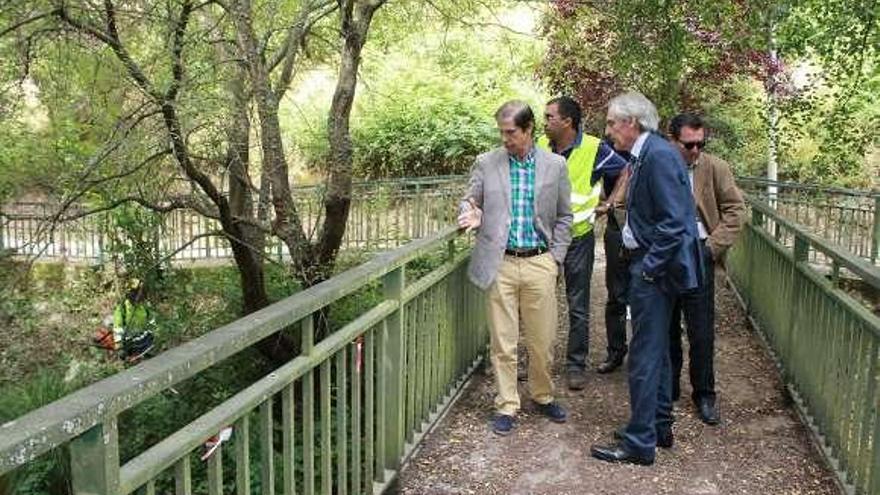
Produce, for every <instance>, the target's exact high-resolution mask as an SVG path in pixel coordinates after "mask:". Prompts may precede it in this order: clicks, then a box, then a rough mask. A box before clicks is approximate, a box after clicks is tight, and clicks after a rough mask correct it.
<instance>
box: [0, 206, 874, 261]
mask: <svg viewBox="0 0 880 495" xmlns="http://www.w3.org/2000/svg"><path fill="white" fill-rule="evenodd" d="M875 217H876V215H875ZM6 218H7V217H6V215H4V214H3V212H2V211H0V251H3V250H4V249H5V248H6V246H5V245H4V244H3V242H4V237H3V231H4V230H6V222H5V221H4V219H6ZM874 237H875V238H876V237H877V236H874Z"/></svg>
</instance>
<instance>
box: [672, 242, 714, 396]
mask: <svg viewBox="0 0 880 495" xmlns="http://www.w3.org/2000/svg"><path fill="white" fill-rule="evenodd" d="M703 273H704V274H705V280H704V283H703V284H702V286H700V287H699V288H698V289H696V290H694V291H691V292H685V293H683V294H681V295H679V296H678V299H677V300H676V302H675V305H674V306H673V309H672V320H671V323H670V325H669V358H670V360H671V364H672V400H677V399H678V397H679V395H681V392H680V391H681V389H680V387H681V385H680V378H681V366H682V361H683V353H682V347H681V333H682V332H681V316H682V314H684V321H685V324H686V326H687V336H688V357H689V358H690V370H689V371H690V379H691V389H692V390H693V392H692V393H691V398H692V399H693V400H694V402H696V401H698V400H700V399H702V398H712V399H714V398H715V366H714V359H715V357H714V355H715V270H714V261H712V254H711V253H710V252H709V248H707V247H706V246H705V244H704V245H703Z"/></svg>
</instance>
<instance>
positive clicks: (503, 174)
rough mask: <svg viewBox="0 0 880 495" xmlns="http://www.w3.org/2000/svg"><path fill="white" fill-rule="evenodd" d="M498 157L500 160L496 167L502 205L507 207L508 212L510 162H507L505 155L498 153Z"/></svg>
mask: <svg viewBox="0 0 880 495" xmlns="http://www.w3.org/2000/svg"><path fill="white" fill-rule="evenodd" d="M499 155H500V158H499V159H498V163H497V164H496V167H497V169H498V176H499V177H500V178H501V191H502V196H504V203H505V204H506V205H507V210H508V211H510V162H509V161H508V157H507V153H500V154H499Z"/></svg>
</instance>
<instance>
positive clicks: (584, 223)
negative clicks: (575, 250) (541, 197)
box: [538, 134, 602, 237]
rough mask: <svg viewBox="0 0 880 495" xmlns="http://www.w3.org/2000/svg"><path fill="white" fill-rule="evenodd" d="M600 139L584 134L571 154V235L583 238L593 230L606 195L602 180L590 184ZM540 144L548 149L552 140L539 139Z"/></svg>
mask: <svg viewBox="0 0 880 495" xmlns="http://www.w3.org/2000/svg"><path fill="white" fill-rule="evenodd" d="M599 142H600V141H599V139H598V138H596V137H593V136H590V135H587V134H581V144H579V145H578V146H577V147H576V148H574V149H573V150H571V154H570V155H568V178H569V180H570V181H571V211H572V213H573V214H574V220H573V221H572V224H571V236H572V237H580V236H582V235H585V234H587V233H589V232H590V231H591V230H593V223H594V222H595V220H596V207H597V206H599V197H600V196H601V194H602V182H601V181H597V182H596V184H595V185H591V184H590V179H591V177H592V175H593V166H594V165H595V164H596V154H597V153H598V152H599ZM538 147H540V148H542V149H545V150H547V151H552V150H551V149H550V140H549V139H548V138H547V136H541V137H540V138H538Z"/></svg>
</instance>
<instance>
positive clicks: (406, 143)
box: [354, 92, 497, 179]
mask: <svg viewBox="0 0 880 495" xmlns="http://www.w3.org/2000/svg"><path fill="white" fill-rule="evenodd" d="M377 103H378V102H377ZM373 106H374V107H380V105H379V104H374V105H373ZM373 110H374V111H368V112H366V115H365V116H364V117H363V118H362V119H361V121H360V122H359V125H358V126H357V127H356V128H355V129H354V143H355V161H354V171H355V175H356V176H357V177H363V178H368V179H370V178H379V177H418V176H431V175H449V174H462V173H465V172H467V171H468V170H469V168H470V166H471V164H472V163H473V160H474V158H475V157H476V155H477V154H479V153H481V152H483V151H485V150H487V149H488V148H490V147H492V146H494V145H495V143H496V141H497V138H496V136H495V129H494V127H493V126H492V125H491V119H490V118H489V116H488V115H487V114H486V112H485V111H483V110H482V109H480V108H479V107H477V105H476V104H475V103H473V102H470V101H466V100H462V99H460V98H459V97H458V96H457V95H453V93H451V92H449V93H444V94H439V95H436V96H432V97H418V96H415V95H410V96H409V97H404V98H400V99H394V100H390V101H388V102H387V104H386V105H384V107H381V108H374V109H373ZM375 110H378V111H375Z"/></svg>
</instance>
